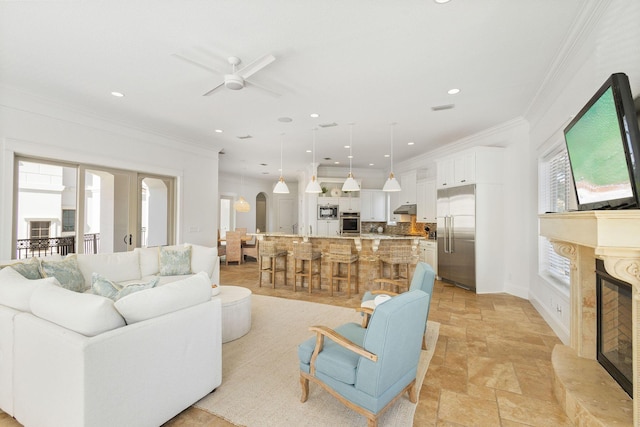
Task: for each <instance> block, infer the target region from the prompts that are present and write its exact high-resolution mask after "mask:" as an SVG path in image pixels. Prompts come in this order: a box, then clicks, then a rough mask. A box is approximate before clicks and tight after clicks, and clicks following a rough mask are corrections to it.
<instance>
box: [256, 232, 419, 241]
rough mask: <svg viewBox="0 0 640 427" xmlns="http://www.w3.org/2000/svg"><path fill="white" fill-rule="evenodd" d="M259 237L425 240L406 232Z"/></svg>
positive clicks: (270, 235) (261, 234)
mask: <svg viewBox="0 0 640 427" xmlns="http://www.w3.org/2000/svg"><path fill="white" fill-rule="evenodd" d="M255 235H256V236H258V238H260V236H264V237H287V238H294V239H300V240H302V241H306V240H308V239H351V240H353V239H364V240H415V239H418V240H427V237H426V236H423V235H419V234H416V235H406V234H376V233H363V234H353V235H344V236H343V235H339V234H336V235H335V236H309V235H304V234H284V233H260V234H255Z"/></svg>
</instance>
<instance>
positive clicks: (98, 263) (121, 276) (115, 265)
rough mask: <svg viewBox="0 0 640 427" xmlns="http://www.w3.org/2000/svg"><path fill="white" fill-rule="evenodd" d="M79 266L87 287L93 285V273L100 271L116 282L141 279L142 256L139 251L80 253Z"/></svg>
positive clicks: (99, 272)
mask: <svg viewBox="0 0 640 427" xmlns="http://www.w3.org/2000/svg"><path fill="white" fill-rule="evenodd" d="M78 267H79V268H80V271H82V276H83V277H84V283H85V286H86V288H89V287H91V275H92V274H93V273H98V274H100V275H102V276H104V277H108V278H109V279H111V280H113V281H115V282H124V281H125V280H139V279H140V278H141V277H142V275H141V274H140V256H139V254H138V252H135V251H132V252H114V253H109V254H78Z"/></svg>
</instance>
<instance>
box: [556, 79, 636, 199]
mask: <svg viewBox="0 0 640 427" xmlns="http://www.w3.org/2000/svg"><path fill="white" fill-rule="evenodd" d="M564 133H565V141H566V145H567V153H568V155H569V163H570V165H571V171H572V174H573V181H574V185H575V190H576V196H577V200H578V208H579V210H591V209H623V208H630V207H636V206H637V195H636V191H637V190H636V187H637V185H636V184H637V181H636V180H637V179H638V177H637V175H638V173H637V171H636V167H637V166H638V160H637V156H638V151H639V150H638V146H639V144H640V141H639V139H640V135H639V131H638V123H637V118H636V114H635V108H634V106H633V98H632V95H631V89H630V87H629V81H628V78H627V76H626V75H624V74H622V73H618V74H613V75H612V76H611V77H610V78H609V79H608V80H607V81H606V82H605V84H604V85H603V86H602V87H601V88H600V89H599V90H598V92H597V93H596V94H595V95H594V96H593V97H592V98H591V100H590V101H589V102H588V103H587V105H585V107H584V108H583V109H582V110H581V111H580V112H579V113H578V115H577V116H576V118H574V119H573V120H572V122H571V123H570V124H569V125H568V126H567V128H566V129H565V131H564Z"/></svg>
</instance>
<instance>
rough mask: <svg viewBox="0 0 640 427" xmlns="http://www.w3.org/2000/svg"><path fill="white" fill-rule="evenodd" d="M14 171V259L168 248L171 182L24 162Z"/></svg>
mask: <svg viewBox="0 0 640 427" xmlns="http://www.w3.org/2000/svg"><path fill="white" fill-rule="evenodd" d="M15 170H16V179H15V181H14V182H15V184H14V187H15V190H14V191H15V197H14V200H15V203H14V204H15V206H14V247H16V248H17V251H16V258H26V257H29V256H34V255H46V254H47V253H61V254H67V253H70V252H76V253H111V252H124V251H130V250H133V249H134V248H136V247H141V246H142V247H144V246H160V245H168V244H173V243H174V240H175V237H174V236H175V178H173V177H167V176H159V175H152V174H146V173H141V172H134V171H126V170H119V169H112V168H106V167H102V166H94V165H82V164H81V165H77V164H68V163H64V162H58V161H52V160H42V159H34V158H26V157H24V158H23V157H16V162H15ZM78 189H80V190H78ZM45 222H47V223H48V224H50V225H49V227H48V230H49V231H48V235H47V236H44V235H42V234H43V232H42V227H40V228H38V226H39V224H42V223H45ZM36 229H38V230H40V231H39V232H38V233H35V232H34V231H33V230H36ZM36 234H37V236H36Z"/></svg>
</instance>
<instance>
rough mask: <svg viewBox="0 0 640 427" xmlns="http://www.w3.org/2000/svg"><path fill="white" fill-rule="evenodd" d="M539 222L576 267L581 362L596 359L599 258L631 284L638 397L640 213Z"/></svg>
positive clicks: (575, 337) (575, 344)
mask: <svg viewBox="0 0 640 427" xmlns="http://www.w3.org/2000/svg"><path fill="white" fill-rule="evenodd" d="M539 220H540V235H541V236H544V237H546V238H547V239H549V240H550V241H551V243H552V244H553V248H554V250H555V251H556V252H557V253H558V254H559V255H562V256H564V257H566V258H568V259H569V260H570V262H571V327H570V339H571V348H572V349H573V350H574V351H575V353H576V354H577V355H578V356H579V357H581V358H586V359H591V360H595V359H596V312H595V311H596V290H595V283H596V280H595V259H596V258H600V259H602V260H603V261H604V264H605V268H606V270H607V272H608V273H609V274H611V275H612V276H614V277H616V278H618V279H620V280H623V281H625V282H627V283H629V284H631V286H632V301H633V319H634V321H633V394H634V396H636V397H639V396H640V378H639V377H638V375H639V370H640V366H639V362H640V359H639V356H640V354H639V351H640V349H639V347H640V336H639V335H638V334H639V333H640V327H639V326H640V317H639V310H638V304H637V303H638V300H639V299H640V210H620V211H584V212H565V213H554V214H544V215H540V216H539ZM564 353H566V352H564ZM554 369H555V366H554ZM625 396H626V395H625ZM559 399H560V397H559ZM574 421H575V420H574ZM629 421H631V419H630V420H629ZM629 424H630V423H629ZM633 425H634V426H639V425H640V399H635V400H634V401H633Z"/></svg>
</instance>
